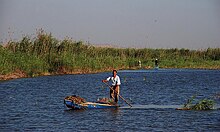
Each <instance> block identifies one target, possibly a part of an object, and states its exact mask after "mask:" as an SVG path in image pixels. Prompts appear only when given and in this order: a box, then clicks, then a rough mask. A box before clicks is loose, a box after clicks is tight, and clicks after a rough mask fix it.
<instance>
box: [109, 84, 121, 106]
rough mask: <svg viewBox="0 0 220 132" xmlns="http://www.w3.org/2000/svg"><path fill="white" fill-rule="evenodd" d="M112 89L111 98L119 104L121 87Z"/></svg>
mask: <svg viewBox="0 0 220 132" xmlns="http://www.w3.org/2000/svg"><path fill="white" fill-rule="evenodd" d="M112 89H113V90H111V89H110V98H113V99H114V100H115V103H118V99H119V98H118V95H119V92H120V88H119V86H112Z"/></svg>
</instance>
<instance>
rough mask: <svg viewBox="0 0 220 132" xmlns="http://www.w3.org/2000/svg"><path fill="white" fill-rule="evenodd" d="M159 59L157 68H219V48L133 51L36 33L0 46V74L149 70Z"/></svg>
mask: <svg viewBox="0 0 220 132" xmlns="http://www.w3.org/2000/svg"><path fill="white" fill-rule="evenodd" d="M156 58H157V59H159V66H160V67H161V68H215V69H217V68H220V49H219V48H216V49H212V48H208V49H207V50H202V51H195V50H189V49H176V48H175V49H147V48H145V49H134V48H126V49H122V48H121V49H119V48H107V47H95V46H92V45H86V44H84V43H83V41H74V40H72V39H69V38H66V39H64V40H57V39H56V38H54V37H53V36H52V34H51V33H49V34H48V33H45V32H44V31H43V30H39V31H38V32H37V35H36V37H35V38H33V39H31V37H29V36H25V37H23V38H22V39H21V41H17V42H14V41H9V42H8V43H7V45H5V46H4V47H3V46H0V74H8V73H11V72H14V71H15V70H17V69H18V70H22V71H23V72H25V73H26V74H28V75H29V76H35V75H39V74H43V73H45V72H50V73H57V72H58V73H62V72H63V73H64V72H65V73H72V72H74V71H83V72H88V71H90V72H93V71H106V70H111V69H112V68H116V69H131V68H132V69H134V68H139V66H138V61H139V60H140V61H141V64H142V67H143V68H145V67H146V68H153V67H154V60H155V59H156Z"/></svg>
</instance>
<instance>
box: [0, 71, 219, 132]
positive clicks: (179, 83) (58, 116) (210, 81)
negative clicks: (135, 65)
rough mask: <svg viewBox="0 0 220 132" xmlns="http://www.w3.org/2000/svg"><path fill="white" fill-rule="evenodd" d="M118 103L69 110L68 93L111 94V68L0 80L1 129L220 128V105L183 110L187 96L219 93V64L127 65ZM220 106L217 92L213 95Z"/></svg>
mask: <svg viewBox="0 0 220 132" xmlns="http://www.w3.org/2000/svg"><path fill="white" fill-rule="evenodd" d="M118 75H119V76H120V77H121V81H122V85H121V92H120V93H121V95H122V96H123V97H124V98H125V99H126V100H127V101H129V102H131V104H132V106H133V107H132V108H130V107H129V106H128V105H127V104H126V103H124V102H123V100H120V102H119V103H120V105H121V107H120V108H118V109H101V110H100V109H99V110H98V109H96V110H69V109H67V108H66V107H65V106H64V104H63V99H64V97H65V96H68V95H74V94H75V95H79V96H81V97H83V98H85V99H86V100H87V101H96V99H97V98H99V97H107V96H109V89H108V87H107V86H105V85H104V84H103V83H102V82H101V80H102V79H105V78H106V77H108V76H111V73H110V72H106V73H99V74H85V75H62V76H44V77H37V78H23V79H17V80H10V81H4V82H0V99H1V104H0V111H1V112H0V131H73V130H77V131H220V114H219V110H210V111H179V110H175V108H177V107H178V108H179V107H181V106H182V105H183V104H184V103H185V102H186V100H187V99H189V98H190V97H191V96H193V95H197V99H203V98H214V97H215V95H216V94H219V93H220V78H219V77H220V70H185V69H169V70H164V69H160V70H133V71H130V70H124V71H119V72H118ZM215 101H216V103H217V105H216V106H217V107H218V105H219V104H220V100H219V98H215Z"/></svg>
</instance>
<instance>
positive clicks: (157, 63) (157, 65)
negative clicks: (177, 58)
mask: <svg viewBox="0 0 220 132" xmlns="http://www.w3.org/2000/svg"><path fill="white" fill-rule="evenodd" d="M155 68H156V69H158V68H159V62H158V59H155Z"/></svg>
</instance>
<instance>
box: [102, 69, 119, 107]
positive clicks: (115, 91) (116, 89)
mask: <svg viewBox="0 0 220 132" xmlns="http://www.w3.org/2000/svg"><path fill="white" fill-rule="evenodd" d="M112 74H113V76H112V77H108V78H107V79H106V80H102V82H105V83H106V82H108V81H110V80H111V81H112V86H111V87H112V89H113V90H110V98H111V99H112V98H113V99H114V100H115V103H118V99H119V98H118V95H119V92H120V87H119V86H120V85H121V81H120V78H119V76H118V75H117V71H116V70H113V71H112Z"/></svg>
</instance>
